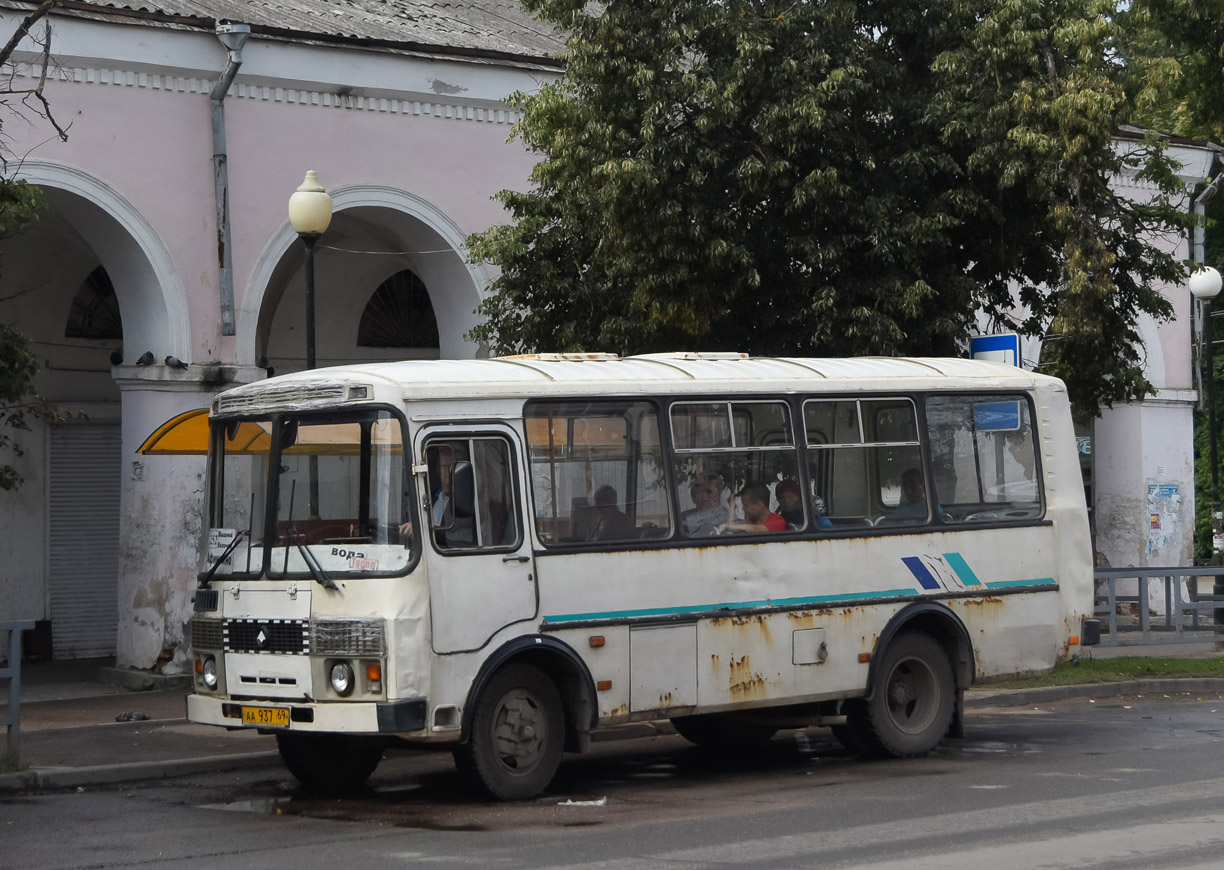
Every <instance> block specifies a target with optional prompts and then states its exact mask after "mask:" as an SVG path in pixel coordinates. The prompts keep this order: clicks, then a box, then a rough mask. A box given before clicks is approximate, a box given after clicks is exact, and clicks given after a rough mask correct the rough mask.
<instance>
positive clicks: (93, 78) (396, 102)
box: [15, 64, 520, 124]
mask: <svg viewBox="0 0 1224 870" xmlns="http://www.w3.org/2000/svg"><path fill="white" fill-rule="evenodd" d="M41 73H42V67H41V66H40V65H39V64H17V65H16V66H15V74H16V75H17V76H18V77H19V78H30V79H36V78H38V77H39V76H40V75H41ZM51 76H53V77H54V80H55V81H57V82H63V83H66V84H80V85H115V86H119V87H128V88H147V89H149V90H155V91H169V92H173V93H180V94H208V93H210V92H211V91H212V88H213V85H214V84H215V80H214V79H205V78H193V77H190V76H173V75H162V74H159V73H150V72H138V71H136V70H121V69H97V68H93V67H76V68H71V69H69V68H56V69H53V70H51ZM49 77H50V76H49ZM228 98H229V99H234V98H238V99H247V100H261V101H263V102H272V103H288V104H296V105H301V106H314V107H317V108H325V109H354V110H357V111H366V112H379V113H384V114H391V115H410V116H412V117H420V116H426V117H434V118H441V119H444V120H455V121H475V122H477V123H482V124H517V123H518V122H519V120H520V114H519V113H518V112H516V111H513V110H511V109H506V108H493V107H490V106H473V105H467V104H464V103H457V102H456V103H447V102H439V101H438V100H419V99H393V98H390V97H373V96H354V95H351V94H338V93H333V92H330V91H312V90H304V89H301V88H285V87H274V86H271V85H255V84H243V83H242V81H241V79H240V80H239V81H237V82H235V83H234V87H233V88H232V89H231V90H230V92H229V95H228Z"/></svg>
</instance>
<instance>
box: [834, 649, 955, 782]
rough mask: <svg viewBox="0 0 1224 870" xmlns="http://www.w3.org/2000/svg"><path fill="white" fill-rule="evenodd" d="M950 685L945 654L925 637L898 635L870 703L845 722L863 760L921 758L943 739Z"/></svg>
mask: <svg viewBox="0 0 1224 870" xmlns="http://www.w3.org/2000/svg"><path fill="white" fill-rule="evenodd" d="M955 699H956V685H955V680H954V678H953V674H952V663H951V662H950V661H949V660H948V654H947V653H946V652H945V651H944V649H943V647H942V646H940V645H939V642H938V641H936V640H935V639H934V638H933V637H931V636H930V635H929V634H925V633H923V632H920V631H909V632H904V633H902V634H900V635H898V636H897V637H896V639H894V640H893V642H892V643H890V644H889V645H888V648H887V649H886V650H885V651H884V657H883V658H882V659H881V660H880V669H879V677H878V679H877V681H876V685H875V691H874V692H872V695H871V698H870V699H869V700H867V701H866V702H864V703H862V704H856V705H855V706H854V707H853V708H852V710H853V711H854V712H853V713H852V714H851V716H850V721H849V722H848V725H849V727H852V728H854V729H855V731H856V732H857V734H856V735H855V736H856V738H857V741H858V742H861V744H862V747H863V749H866V750H867V751H866V752H864V753H863V754H867V755H888V756H892V757H894V758H906V757H911V756H915V755H925V754H926V753H928V752H930V751H931V750H932V749H934V748H935V747H936V746H937V745H938V744H939V741H940V740H942V739H943V738H944V735H945V734H947V733H948V728H949V727H950V726H951V724H952V715H953V713H954V711H955Z"/></svg>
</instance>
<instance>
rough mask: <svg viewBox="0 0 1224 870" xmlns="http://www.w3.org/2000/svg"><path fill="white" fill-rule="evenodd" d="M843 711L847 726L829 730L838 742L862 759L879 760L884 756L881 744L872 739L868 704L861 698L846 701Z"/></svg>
mask: <svg viewBox="0 0 1224 870" xmlns="http://www.w3.org/2000/svg"><path fill="white" fill-rule="evenodd" d="M842 710H843V711H844V712H845V714H846V724H845V725H833V726H830V728H829V730H830V731H832V732H833V736H834V737H835V738H836V739H837V742H838V743H840V744H841V745H842V747H843V748H844V749H845V750H846V751H847V752H849V753H850V754H851V755H857V756H859V757H861V758H879V757H880V756H881V755H882V754H884V753H883V750H882V748H881V747H880V744H879V743H878V742H877V741H875V740H873V739H872V737H871V734H870V729H869V728H868V727H867V725H866V722H865V720H866V718H867V703H866V702H865V701H863V700H862V699H861V698H854V699H852V700H849V701H846V702H845V703H844V704H843V705H842Z"/></svg>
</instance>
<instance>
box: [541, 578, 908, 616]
mask: <svg viewBox="0 0 1224 870" xmlns="http://www.w3.org/2000/svg"><path fill="white" fill-rule="evenodd" d="M913 594H914V589H913V587H910V588H909V589H880V590H876V591H873V592H847V593H845V594H842V595H815V596H805V597H803V598H772V599H771V598H766V599H763V600H761V601H738V602H735V603H729V604H696V605H692V606H689V607H649V608H646V609H644V610H605V611H602V612H595V613H559V614H554V615H551V616H545V617H544V621H545V622H578V621H579V620H586V619H628V618H629V617H632V616H674V615H679V614H683V613H713V612H715V611H719V610H748V609H751V608H754V607H794V606H799V607H803V606H805V605H818V604H836V603H838V602H840V601H862V600H863V599H864V598H897V597H900V596H903V595H913Z"/></svg>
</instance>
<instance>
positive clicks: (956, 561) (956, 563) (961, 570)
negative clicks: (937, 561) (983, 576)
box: [943, 553, 982, 586]
mask: <svg viewBox="0 0 1224 870" xmlns="http://www.w3.org/2000/svg"><path fill="white" fill-rule="evenodd" d="M943 557H944V561H945V562H947V563H948V565H949V566H950V567H951V568H952V570H953V571H955V572H956V576H957V577H959V578H960V582H961V583H963V584H965V585H966V586H981V585H982V581H981V580H979V579H978V577H977V574H974V573H973V569H972V568H970V567H969V563H968V562H966V561H965V557H964V556H962V555H961V554H960V553H944V554H943Z"/></svg>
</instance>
